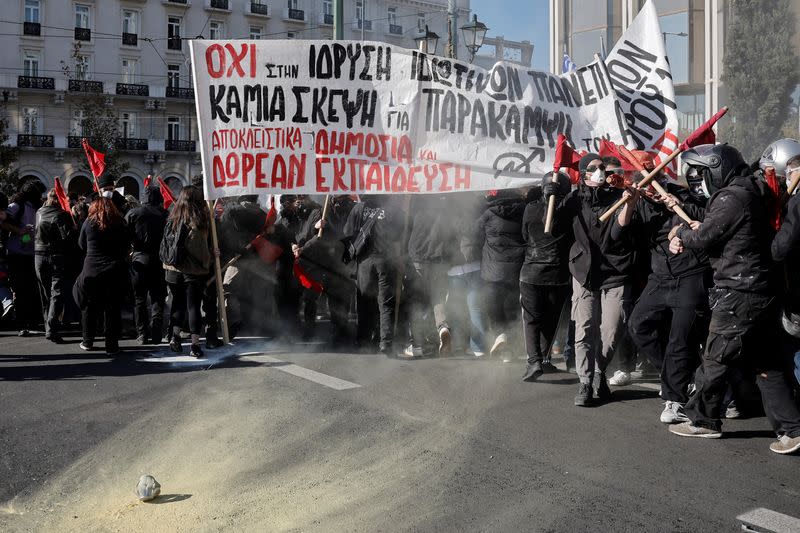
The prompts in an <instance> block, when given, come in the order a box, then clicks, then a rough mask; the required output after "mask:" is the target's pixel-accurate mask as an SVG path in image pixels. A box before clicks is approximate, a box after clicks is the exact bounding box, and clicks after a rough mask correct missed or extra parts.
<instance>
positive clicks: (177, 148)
mask: <svg viewBox="0 0 800 533" xmlns="http://www.w3.org/2000/svg"><path fill="white" fill-rule="evenodd" d="M164 150H166V151H168V152H194V151H195V142H194V141H183V140H176V139H167V140H166V141H164Z"/></svg>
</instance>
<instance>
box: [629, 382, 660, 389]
mask: <svg viewBox="0 0 800 533" xmlns="http://www.w3.org/2000/svg"><path fill="white" fill-rule="evenodd" d="M633 384H634V385H636V386H637V387H642V388H643V389H650V390H655V391H658V390H661V385H659V384H658V383H633Z"/></svg>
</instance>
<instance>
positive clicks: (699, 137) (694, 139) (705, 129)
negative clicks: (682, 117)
mask: <svg viewBox="0 0 800 533" xmlns="http://www.w3.org/2000/svg"><path fill="white" fill-rule="evenodd" d="M727 112H728V108H727V107H723V108H722V109H720V110H719V111H717V112H716V113H715V114H714V116H713V117H711V118H710V119H708V120H707V121H706V122H705V123H704V124H702V125H701V126H700V127H699V128H697V129H696V130H694V131H693V132H692V133H691V134H689V136H688V137H686V139H685V140H684V141H683V142H682V143H681V150H688V149H689V148H691V147H693V146H698V145H700V144H714V143H715V142H716V141H717V136H716V134H715V133H714V129H713V128H714V124H716V123H717V121H718V120H719V119H721V118H722V116H723V115H724V114H725V113H727Z"/></svg>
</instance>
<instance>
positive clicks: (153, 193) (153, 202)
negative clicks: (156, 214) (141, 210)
mask: <svg viewBox="0 0 800 533" xmlns="http://www.w3.org/2000/svg"><path fill="white" fill-rule="evenodd" d="M142 205H149V206H152V207H161V206H163V205H164V197H163V196H162V195H161V190H160V189H159V188H158V187H147V188H146V189H145V190H144V202H142Z"/></svg>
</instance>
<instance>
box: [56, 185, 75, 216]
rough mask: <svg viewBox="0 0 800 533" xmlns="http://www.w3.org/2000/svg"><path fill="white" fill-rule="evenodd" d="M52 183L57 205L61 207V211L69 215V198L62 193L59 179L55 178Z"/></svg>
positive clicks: (62, 188)
mask: <svg viewBox="0 0 800 533" xmlns="http://www.w3.org/2000/svg"><path fill="white" fill-rule="evenodd" d="M54 181H55V184H54V185H53V189H55V191H56V196H58V203H59V205H60V206H61V209H63V210H64V211H66V212H67V213H70V212H71V211H70V208H69V198H67V193H66V191H64V187H63V186H62V185H61V178H59V177H58V176H56V177H55V179H54Z"/></svg>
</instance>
